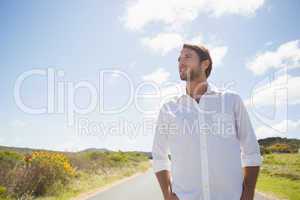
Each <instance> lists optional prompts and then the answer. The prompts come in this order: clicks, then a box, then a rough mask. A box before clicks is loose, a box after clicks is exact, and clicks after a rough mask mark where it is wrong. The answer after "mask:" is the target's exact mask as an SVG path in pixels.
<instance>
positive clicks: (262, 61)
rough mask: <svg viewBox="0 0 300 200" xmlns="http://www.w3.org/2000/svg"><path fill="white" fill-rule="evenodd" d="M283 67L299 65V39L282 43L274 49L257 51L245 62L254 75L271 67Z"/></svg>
mask: <svg viewBox="0 0 300 200" xmlns="http://www.w3.org/2000/svg"><path fill="white" fill-rule="evenodd" d="M283 67H289V68H296V67H300V40H294V41H290V42H287V43H284V44H282V45H281V46H279V47H278V49H277V50H275V51H267V52H264V53H259V54H257V55H256V57H255V58H254V60H253V61H251V62H249V63H248V64H247V68H248V69H250V70H251V71H252V72H253V73H254V74H256V75H261V74H263V73H265V72H266V71H267V70H269V69H271V68H283Z"/></svg>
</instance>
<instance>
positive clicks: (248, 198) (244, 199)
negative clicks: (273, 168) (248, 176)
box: [240, 184, 255, 200]
mask: <svg viewBox="0 0 300 200" xmlns="http://www.w3.org/2000/svg"><path fill="white" fill-rule="evenodd" d="M254 193H255V187H247V186H246V185H245V184H243V192H242V195H241V198H240V200H253V199H254Z"/></svg>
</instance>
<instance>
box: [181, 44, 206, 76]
mask: <svg viewBox="0 0 300 200" xmlns="http://www.w3.org/2000/svg"><path fill="white" fill-rule="evenodd" d="M183 48H188V49H192V50H194V51H195V52H196V53H197V55H198V57H199V60H200V62H202V61H204V60H209V65H208V68H207V69H206V70H205V74H206V78H208V77H209V75H210V72H211V69H212V60H211V57H210V53H209V51H208V49H207V48H205V47H204V46H201V45H192V44H183Z"/></svg>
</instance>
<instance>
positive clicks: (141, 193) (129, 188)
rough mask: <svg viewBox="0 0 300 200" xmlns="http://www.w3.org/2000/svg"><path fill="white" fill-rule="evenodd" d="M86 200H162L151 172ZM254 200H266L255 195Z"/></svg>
mask: <svg viewBox="0 0 300 200" xmlns="http://www.w3.org/2000/svg"><path fill="white" fill-rule="evenodd" d="M88 200H163V196H162V195H161V192H160V188H159V185H158V182H157V181H156V178H155V175H154V174H153V171H152V170H149V171H148V172H146V173H145V174H143V175H140V176H137V177H135V178H133V179H130V180H128V181H126V182H123V183H121V184H119V185H115V186H113V187H111V188H110V189H108V190H106V191H103V192H101V193H98V194H96V195H95V196H93V197H90V198H88ZM255 200H267V199H266V198H264V197H262V196H261V195H259V194H256V196H255Z"/></svg>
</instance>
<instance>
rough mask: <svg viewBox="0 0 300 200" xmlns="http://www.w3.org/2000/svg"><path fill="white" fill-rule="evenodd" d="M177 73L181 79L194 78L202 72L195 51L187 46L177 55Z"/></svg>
mask: <svg viewBox="0 0 300 200" xmlns="http://www.w3.org/2000/svg"><path fill="white" fill-rule="evenodd" d="M178 67H179V75H180V79H181V80H185V81H187V80H188V79H189V81H190V80H194V79H196V78H197V77H199V76H200V75H201V73H202V71H201V67H200V60H199V57H198V55H197V53H196V52H195V51H194V50H192V49H189V48H183V49H182V50H181V52H180V56H179V57H178Z"/></svg>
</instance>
